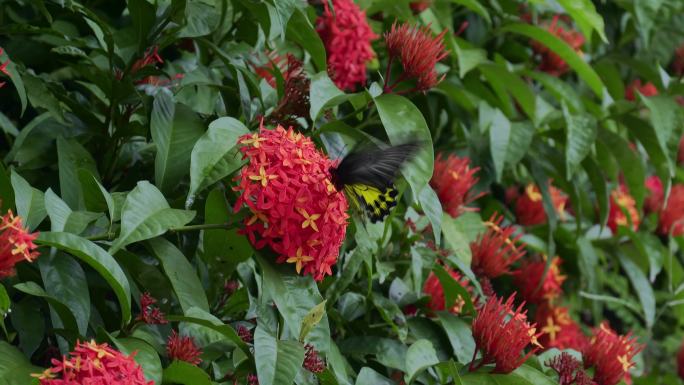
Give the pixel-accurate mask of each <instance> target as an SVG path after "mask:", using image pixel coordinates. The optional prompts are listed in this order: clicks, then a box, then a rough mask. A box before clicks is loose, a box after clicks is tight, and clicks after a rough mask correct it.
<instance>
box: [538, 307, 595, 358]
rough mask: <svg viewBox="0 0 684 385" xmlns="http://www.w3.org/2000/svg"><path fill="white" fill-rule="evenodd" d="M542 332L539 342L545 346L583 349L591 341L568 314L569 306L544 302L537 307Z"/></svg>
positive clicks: (561, 348)
mask: <svg viewBox="0 0 684 385" xmlns="http://www.w3.org/2000/svg"><path fill="white" fill-rule="evenodd" d="M534 319H535V321H536V322H537V325H538V326H539V327H540V328H541V332H543V333H544V334H542V335H541V336H540V337H539V343H541V344H542V345H543V346H544V348H546V349H550V348H557V349H560V350H564V349H574V350H577V351H580V352H581V351H582V350H584V348H585V347H586V346H587V344H588V343H589V341H588V340H587V337H586V336H585V335H584V333H582V329H581V328H580V326H579V325H578V324H577V323H576V322H575V321H574V320H573V319H572V318H570V315H568V308H566V307H562V306H553V305H550V304H543V305H540V306H538V307H537V312H536V314H535V317H534Z"/></svg>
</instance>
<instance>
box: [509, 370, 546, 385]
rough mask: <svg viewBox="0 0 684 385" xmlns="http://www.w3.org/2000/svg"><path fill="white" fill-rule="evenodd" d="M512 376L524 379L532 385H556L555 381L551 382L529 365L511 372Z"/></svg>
mask: <svg viewBox="0 0 684 385" xmlns="http://www.w3.org/2000/svg"><path fill="white" fill-rule="evenodd" d="M513 374H515V375H518V376H520V377H522V378H524V379H526V380H527V381H529V382H530V383H531V384H533V385H556V381H553V380H552V379H551V378H549V377H548V376H546V375H545V374H544V373H542V372H540V371H539V370H537V369H535V368H533V367H531V366H529V365H522V366H520V367H519V368H517V369H516V370H515V371H514V372H513Z"/></svg>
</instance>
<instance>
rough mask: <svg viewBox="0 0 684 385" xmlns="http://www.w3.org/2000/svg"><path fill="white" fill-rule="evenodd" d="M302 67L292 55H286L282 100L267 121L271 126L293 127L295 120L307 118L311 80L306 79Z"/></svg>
mask: <svg viewBox="0 0 684 385" xmlns="http://www.w3.org/2000/svg"><path fill="white" fill-rule="evenodd" d="M303 66H304V65H303V64H302V62H301V61H300V60H298V59H297V58H295V57H294V56H293V55H290V54H288V55H287V69H286V70H285V73H284V74H283V78H284V79H285V90H284V92H283V98H282V99H280V102H278V105H277V106H276V107H275V109H274V110H273V112H271V115H269V121H270V122H272V123H273V124H280V125H283V126H289V127H293V126H297V125H298V123H297V118H306V117H307V116H309V109H310V108H311V103H310V101H309V88H310V87H311V80H309V78H307V77H306V74H305V73H304V68H303Z"/></svg>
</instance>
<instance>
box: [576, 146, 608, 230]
mask: <svg viewBox="0 0 684 385" xmlns="http://www.w3.org/2000/svg"><path fill="white" fill-rule="evenodd" d="M582 167H583V168H584V171H586V172H587V176H588V177H589V181H590V182H591V187H592V188H593V189H594V194H595V196H596V201H597V202H598V207H599V225H600V226H601V227H603V226H605V225H606V221H607V220H608V209H609V203H608V196H609V194H610V193H609V192H608V186H606V176H605V175H604V173H603V170H601V167H599V165H598V163H596V162H595V161H594V159H592V158H591V157H587V158H585V159H584V161H583V162H582Z"/></svg>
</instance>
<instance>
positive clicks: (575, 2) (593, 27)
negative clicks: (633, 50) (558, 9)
mask: <svg viewBox="0 0 684 385" xmlns="http://www.w3.org/2000/svg"><path fill="white" fill-rule="evenodd" d="M558 3H559V4H560V5H562V6H563V8H565V11H566V12H567V13H569V14H570V16H572V18H573V19H574V20H575V23H577V26H578V27H579V29H580V31H582V34H583V35H584V36H585V37H586V38H587V41H588V42H589V43H591V35H592V31H596V33H598V35H599V36H600V37H601V40H603V42H604V43H608V39H607V38H606V33H605V31H604V29H605V26H604V23H603V18H602V17H601V15H599V14H598V12H596V7H594V4H593V3H592V2H591V0H558Z"/></svg>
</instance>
